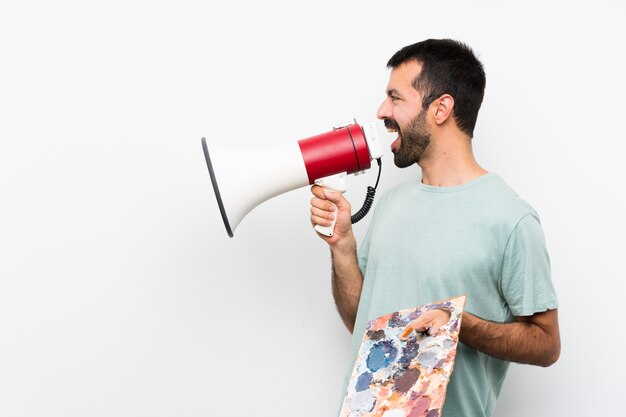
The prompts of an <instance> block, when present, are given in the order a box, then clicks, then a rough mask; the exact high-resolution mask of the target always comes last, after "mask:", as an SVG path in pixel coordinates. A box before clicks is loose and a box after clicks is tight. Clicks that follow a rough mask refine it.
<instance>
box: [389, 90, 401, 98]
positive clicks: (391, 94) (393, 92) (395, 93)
mask: <svg viewBox="0 0 626 417" xmlns="http://www.w3.org/2000/svg"><path fill="white" fill-rule="evenodd" d="M387 96H388V97H391V96H400V93H399V92H398V90H396V89H395V88H391V89H389V90H387Z"/></svg>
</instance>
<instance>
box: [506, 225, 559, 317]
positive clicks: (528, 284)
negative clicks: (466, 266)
mask: <svg viewBox="0 0 626 417" xmlns="http://www.w3.org/2000/svg"><path fill="white" fill-rule="evenodd" d="M500 284H501V286H500V287H501V290H502V295H503V296H504V299H505V300H506V302H507V304H508V305H509V309H510V310H511V313H513V315H515V316H531V315H533V314H535V313H539V312H543V311H546V310H552V309H555V308H557V307H558V302H557V298H556V293H555V291H554V286H553V285H552V278H551V274H550V258H549V256H548V251H547V249H546V243H545V237H544V235H543V230H542V229H541V225H540V223H539V218H538V217H537V216H536V215H535V214H534V213H528V214H527V215H525V216H524V217H523V218H522V219H521V220H520V221H519V222H518V223H517V225H516V226H515V228H514V229H513V231H512V232H511V235H510V237H509V241H508V243H507V245H506V248H505V250H504V258H503V262H502V277H501V283H500Z"/></svg>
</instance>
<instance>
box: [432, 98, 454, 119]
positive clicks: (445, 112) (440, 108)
mask: <svg viewBox="0 0 626 417" xmlns="http://www.w3.org/2000/svg"><path fill="white" fill-rule="evenodd" d="M432 104H433V105H434V106H433V107H434V109H433V110H432V112H433V114H434V121H435V123H436V124H437V125H442V124H443V123H444V122H445V121H446V120H448V119H449V118H451V117H452V110H453V109H454V98H452V96H451V95H450V94H443V95H442V96H441V97H439V98H438V99H437V100H435V101H434V102H433V103H432Z"/></svg>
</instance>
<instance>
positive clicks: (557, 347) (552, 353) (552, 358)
mask: <svg viewBox="0 0 626 417" xmlns="http://www.w3.org/2000/svg"><path fill="white" fill-rule="evenodd" d="M560 356H561V342H560V341H557V342H556V343H555V344H554V345H553V346H552V348H551V349H550V350H549V351H548V352H546V354H545V355H544V356H543V358H542V360H541V362H540V363H538V365H539V366H542V367H544V368H547V367H549V366H552V365H554V364H555V363H556V362H557V361H558V360H559V357H560Z"/></svg>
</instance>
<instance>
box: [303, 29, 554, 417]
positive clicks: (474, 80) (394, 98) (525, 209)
mask: <svg viewBox="0 0 626 417" xmlns="http://www.w3.org/2000/svg"><path fill="white" fill-rule="evenodd" d="M387 66H388V67H389V68H391V73H390V77H389V83H388V85H387V96H386V98H385V100H384V101H383V103H382V105H381V106H380V108H379V110H378V114H377V116H378V118H379V119H382V120H384V122H385V125H386V126H387V128H388V129H389V130H393V131H395V132H397V133H398V137H397V139H396V140H395V141H394V142H393V143H392V144H391V150H392V152H393V154H394V162H395V164H396V165H397V166H398V167H400V168H405V167H408V166H411V165H413V164H415V163H416V164H418V165H419V166H420V168H421V178H420V179H419V180H414V181H409V182H406V183H403V184H400V185H398V186H396V187H395V188H393V189H391V190H390V191H388V192H386V193H385V194H384V195H383V196H382V198H381V199H380V201H379V202H378V204H377V206H376V209H375V211H374V215H373V217H372V222H371V225H370V227H369V230H368V232H367V235H366V237H365V239H364V241H363V242H362V244H361V245H360V247H359V249H358V253H357V244H356V240H355V238H354V234H353V232H352V226H351V223H350V204H349V203H348V201H347V200H346V199H345V198H344V197H343V196H342V195H341V194H340V193H333V192H329V191H325V190H323V189H322V188H321V187H318V186H314V187H312V193H313V194H314V197H313V198H312V200H311V223H312V224H313V225H317V224H319V225H323V226H328V225H330V223H331V221H332V220H333V219H335V218H336V220H337V223H336V225H335V232H334V234H333V236H332V237H327V236H324V235H321V234H320V235H319V236H320V238H322V239H323V240H325V241H326V243H328V245H329V246H330V249H331V255H332V289H333V296H334V299H335V302H336V305H337V309H338V311H339V315H340V316H341V319H342V320H343V322H344V324H345V325H346V327H347V328H348V330H349V331H350V332H353V334H354V337H353V349H352V351H353V360H352V361H351V363H350V365H351V366H350V371H351V370H352V365H353V364H354V359H355V358H356V354H357V353H358V349H359V344H360V341H361V339H362V336H363V333H364V331H365V327H366V325H367V322H368V321H369V320H371V319H373V318H376V317H379V316H382V315H385V314H388V313H390V312H393V311H397V310H400V309H404V308H409V307H414V306H418V305H423V304H427V303H431V302H434V301H437V300H442V299H447V298H451V297H455V296H458V295H462V294H465V295H467V303H466V306H465V311H466V313H464V314H463V320H462V326H461V332H460V343H459V346H458V351H457V357H456V362H455V367H454V372H453V374H452V378H451V380H450V383H449V385H448V391H447V395H446V402H445V405H444V408H443V412H442V415H443V416H444V417H485V416H490V415H491V414H492V412H493V410H494V408H495V405H496V400H497V398H498V395H499V393H500V389H501V387H502V383H503V381H504V377H505V375H506V372H507V369H508V367H509V363H510V362H518V363H525V364H532V365H539V366H550V365H551V364H553V363H554V362H556V361H557V359H558V357H559V354H560V336H559V327H558V318H557V307H558V305H557V299H556V294H555V291H554V288H553V285H552V281H551V275H550V263H549V258H548V253H547V250H546V245H545V239H544V235H543V231H542V229H541V225H540V223H539V218H538V216H537V213H536V212H535V210H533V208H532V207H531V206H530V205H529V204H528V203H526V202H525V201H523V200H522V199H520V197H519V196H518V195H517V194H516V193H515V192H514V191H513V190H512V189H511V188H510V187H509V186H508V185H506V183H505V182H504V181H503V180H502V179H501V178H500V177H499V176H498V175H496V174H494V173H491V172H488V171H486V170H485V169H484V168H482V167H481V166H480V165H479V164H478V163H477V161H476V159H475V157H474V154H473V151H472V137H473V132H474V126H475V125H476V119H477V116H478V111H479V109H480V105H481V103H482V100H483V96H484V89H485V83H486V79H485V72H484V70H483V66H482V64H481V62H480V61H479V60H478V59H477V58H476V56H475V54H474V53H473V51H472V50H471V49H470V48H469V47H468V46H467V45H465V44H463V43H461V42H458V41H454V40H450V39H429V40H426V41H423V42H419V43H416V44H413V45H409V46H407V47H404V48H402V49H401V50H399V51H398V52H397V53H396V54H394V55H393V56H392V57H391V59H390V60H389V62H388V64H387ZM438 314H443V315H444V316H445V312H442V311H441V310H433V312H432V315H430V316H427V317H423V318H422V320H421V322H420V323H419V324H413V325H414V326H416V327H422V328H428V327H432V328H433V329H434V328H437V326H439V325H440V323H441V321H443V320H445V319H446V318H445V317H439V316H438ZM349 374H350V372H348V376H349Z"/></svg>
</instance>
